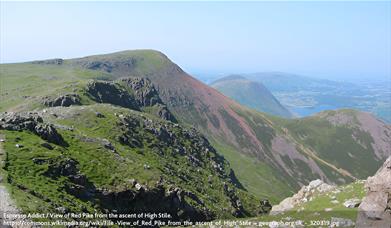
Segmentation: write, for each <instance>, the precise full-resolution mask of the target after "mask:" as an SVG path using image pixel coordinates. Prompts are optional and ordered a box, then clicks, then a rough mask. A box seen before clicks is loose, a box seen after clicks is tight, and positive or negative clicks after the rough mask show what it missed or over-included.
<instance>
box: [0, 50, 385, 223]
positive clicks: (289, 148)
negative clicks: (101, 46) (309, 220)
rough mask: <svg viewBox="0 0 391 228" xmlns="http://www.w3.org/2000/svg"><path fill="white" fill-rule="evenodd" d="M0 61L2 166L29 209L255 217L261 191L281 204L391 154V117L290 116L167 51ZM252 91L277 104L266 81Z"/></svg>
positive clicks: (350, 177) (360, 173) (364, 173)
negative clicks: (213, 81)
mask: <svg viewBox="0 0 391 228" xmlns="http://www.w3.org/2000/svg"><path fill="white" fill-rule="evenodd" d="M0 70H1V83H2V85H6V86H5V87H2V90H1V94H0V101H1V102H0V111H1V112H3V113H2V115H1V118H0V130H1V134H4V135H5V138H6V140H5V144H4V148H5V151H6V153H7V161H6V163H5V164H6V165H5V166H4V167H3V171H4V172H6V174H7V177H8V178H7V181H8V182H9V185H10V186H11V188H12V190H13V192H14V197H15V199H16V200H17V203H18V205H24V207H23V208H22V209H23V210H25V211H28V210H31V209H34V210H35V211H37V210H38V211H42V212H46V211H47V210H60V209H61V210H62V208H60V207H66V210H67V211H70V212H85V211H89V212H96V210H99V211H109V212H110V211H118V212H128V211H130V210H132V209H134V208H136V209H137V210H142V205H152V206H150V207H148V208H147V209H148V210H152V211H162V210H165V209H167V205H170V207H169V208H168V209H169V210H172V213H173V214H175V215H176V216H178V218H180V219H189V218H190V219H192V220H211V219H215V218H233V217H243V216H253V215H255V214H257V212H256V210H257V209H256V208H257V205H256V203H257V202H259V201H258V199H260V198H267V199H269V200H270V201H271V202H272V203H276V202H279V201H280V200H281V199H283V198H285V197H286V196H289V195H290V194H292V193H293V192H296V191H297V190H298V189H299V188H300V187H301V186H302V185H305V184H308V183H309V182H310V181H311V180H314V179H322V180H324V181H325V182H327V183H335V184H341V183H349V182H352V181H354V180H355V179H357V178H366V177H368V176H369V175H372V174H374V172H375V171H376V170H377V169H378V167H380V166H381V164H382V163H383V162H384V160H385V159H386V158H387V157H388V156H389V155H390V153H391V151H390V148H389V145H390V143H391V126H390V125H387V124H385V123H384V122H382V121H380V120H378V119H376V118H375V117H374V116H372V115H371V114H369V113H364V112H360V111H355V110H338V111H325V112H321V113H318V114H316V115H313V116H311V117H307V118H300V119H284V118H281V117H277V116H273V115H270V114H266V113H262V112H258V111H256V110H254V109H250V108H247V107H245V106H243V105H241V104H239V103H237V102H235V101H234V100H232V99H230V98H228V97H227V96H225V95H223V94H222V93H220V92H218V91H217V90H215V89H214V88H211V87H209V86H207V85H205V84H203V83H202V82H200V81H198V80H196V79H195V78H193V77H191V76H190V75H188V74H187V73H186V72H184V71H183V70H182V69H181V68H180V67H179V66H178V65H176V64H175V63H173V62H172V61H171V60H170V59H169V58H168V57H167V56H165V55H164V54H162V53H161V52H158V51H153V50H134V51H123V52H117V53H112V54H105V55H96V56H88V57H83V58H77V59H65V60H64V59H52V60H42V61H34V62H28V63H16V64H2V65H0ZM263 83H264V84H265V85H266V87H268V86H270V83H267V82H266V81H265V82H263ZM251 85H252V83H250V87H251ZM282 86H285V85H282ZM255 89H256V90H258V89H261V90H263V91H262V92H263V94H265V96H267V97H268V100H269V101H271V102H272V104H273V107H280V106H278V102H277V101H275V99H274V98H273V96H271V94H270V93H268V92H267V90H264V87H261V86H259V84H256V87H255ZM254 92H255V90H254ZM279 110H283V108H281V107H280V108H279ZM273 111H275V110H273ZM143 194H145V195H143ZM146 196H148V197H146ZM120 202H121V203H120ZM166 203H167V204H166ZM120 205H125V206H120ZM140 205H141V206H140ZM171 206H172V207H171ZM59 208H60V209H59ZM192 212H196V213H192ZM191 215H194V216H191Z"/></svg>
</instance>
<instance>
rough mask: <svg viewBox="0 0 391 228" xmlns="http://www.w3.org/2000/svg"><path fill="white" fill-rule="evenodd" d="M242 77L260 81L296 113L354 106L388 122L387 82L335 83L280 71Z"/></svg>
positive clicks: (390, 98)
mask: <svg viewBox="0 0 391 228" xmlns="http://www.w3.org/2000/svg"><path fill="white" fill-rule="evenodd" d="M242 76H244V77H246V78H248V79H250V80H253V81H257V82H261V83H263V84H264V85H265V86H266V87H267V88H268V89H269V90H270V91H271V92H272V93H273V95H274V96H275V97H277V99H278V100H279V101H280V102H281V104H282V105H284V106H285V107H286V108H288V109H289V110H290V111H291V112H293V113H294V114H296V115H298V116H309V115H312V114H315V113H317V112H320V111H324V110H330V109H340V108H354V109H357V110H361V111H367V112H371V113H373V114H375V115H376V116H378V117H379V118H381V119H383V120H384V121H387V122H388V123H391V94H390V92H389V91H390V89H391V87H390V83H389V82H385V83H380V82H376V81H373V82H371V81H368V82H367V83H362V82H360V83H358V82H357V83H349V82H337V81H332V80H325V79H317V78H311V77H305V76H301V75H295V74H289V73H283V72H262V73H254V74H243V75H242Z"/></svg>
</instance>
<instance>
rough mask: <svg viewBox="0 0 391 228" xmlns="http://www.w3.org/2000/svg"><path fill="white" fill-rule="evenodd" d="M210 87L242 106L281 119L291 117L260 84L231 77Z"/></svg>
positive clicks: (239, 77) (240, 77)
mask: <svg viewBox="0 0 391 228" xmlns="http://www.w3.org/2000/svg"><path fill="white" fill-rule="evenodd" d="M210 86H212V87H213V88H215V89H217V90H219V91H220V92H221V93H223V94H224V95H226V96H228V97H230V98H232V99H234V100H235V101H237V102H239V103H240V104H242V105H245V106H248V107H250V108H254V109H256V110H258V111H261V112H266V113H270V114H273V115H277V116H281V117H292V114H291V113H290V112H289V111H288V110H287V109H286V108H285V107H284V106H282V105H281V104H280V102H279V101H278V100H277V99H276V98H275V97H274V96H273V94H272V93H271V92H270V91H269V90H268V89H267V88H266V87H265V86H264V85H263V84H262V83H260V82H255V81H251V80H249V79H246V78H245V77H243V76H240V75H231V76H227V77H224V78H221V79H219V80H217V81H214V82H212V83H211V84H210Z"/></svg>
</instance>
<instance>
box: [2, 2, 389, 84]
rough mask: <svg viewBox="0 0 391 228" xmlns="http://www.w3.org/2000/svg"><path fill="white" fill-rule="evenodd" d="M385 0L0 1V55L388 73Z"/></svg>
mask: <svg viewBox="0 0 391 228" xmlns="http://www.w3.org/2000/svg"><path fill="white" fill-rule="evenodd" d="M390 18H391V3H390V2H244V3H240V2H199V3H194V2H144V3H143V2H115V3H106V2H68V3H64V2H39V3H37V2H1V33H0V34H1V35H0V45H1V52H0V62H1V63H10V62H23V61H30V60H37V59H47V58H55V57H59V58H74V57H81V56H86V55H94V54H104V53H110V52H116V51H121V50H129V49H156V50H159V51H162V52H163V53H165V54H166V55H167V56H168V57H169V58H170V59H172V60H173V61H174V62H175V63H177V64H178V65H180V66H181V67H182V68H183V69H184V70H186V71H188V72H190V73H193V74H196V73H197V72H205V73H207V74H214V73H216V74H217V73H220V74H230V73H253V72H265V71H280V72H287V73H292V74H300V75H304V76H310V77H318V78H325V79H330V80H338V79H340V80H352V79H353V80H362V79H368V78H375V79H386V80H388V79H390V77H391V63H390V62H391V53H390V50H391V31H390V30H391V22H390V20H389V19H390Z"/></svg>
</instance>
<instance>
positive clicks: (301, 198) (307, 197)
mask: <svg viewBox="0 0 391 228" xmlns="http://www.w3.org/2000/svg"><path fill="white" fill-rule="evenodd" d="M334 188H335V186H333V185H329V184H326V183H324V182H323V181H321V180H319V179H318V180H314V181H311V182H310V183H309V184H308V185H307V186H303V187H302V188H301V189H300V191H299V192H297V193H296V194H295V195H293V196H292V197H289V198H286V199H284V200H283V201H282V202H281V203H280V204H278V205H275V206H273V208H272V210H271V211H270V214H271V215H277V214H280V213H282V212H285V211H289V210H292V209H294V208H295V207H296V206H298V205H299V204H301V203H305V202H308V201H311V200H312V199H313V196H314V194H316V193H324V192H328V191H331V190H333V189H334Z"/></svg>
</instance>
